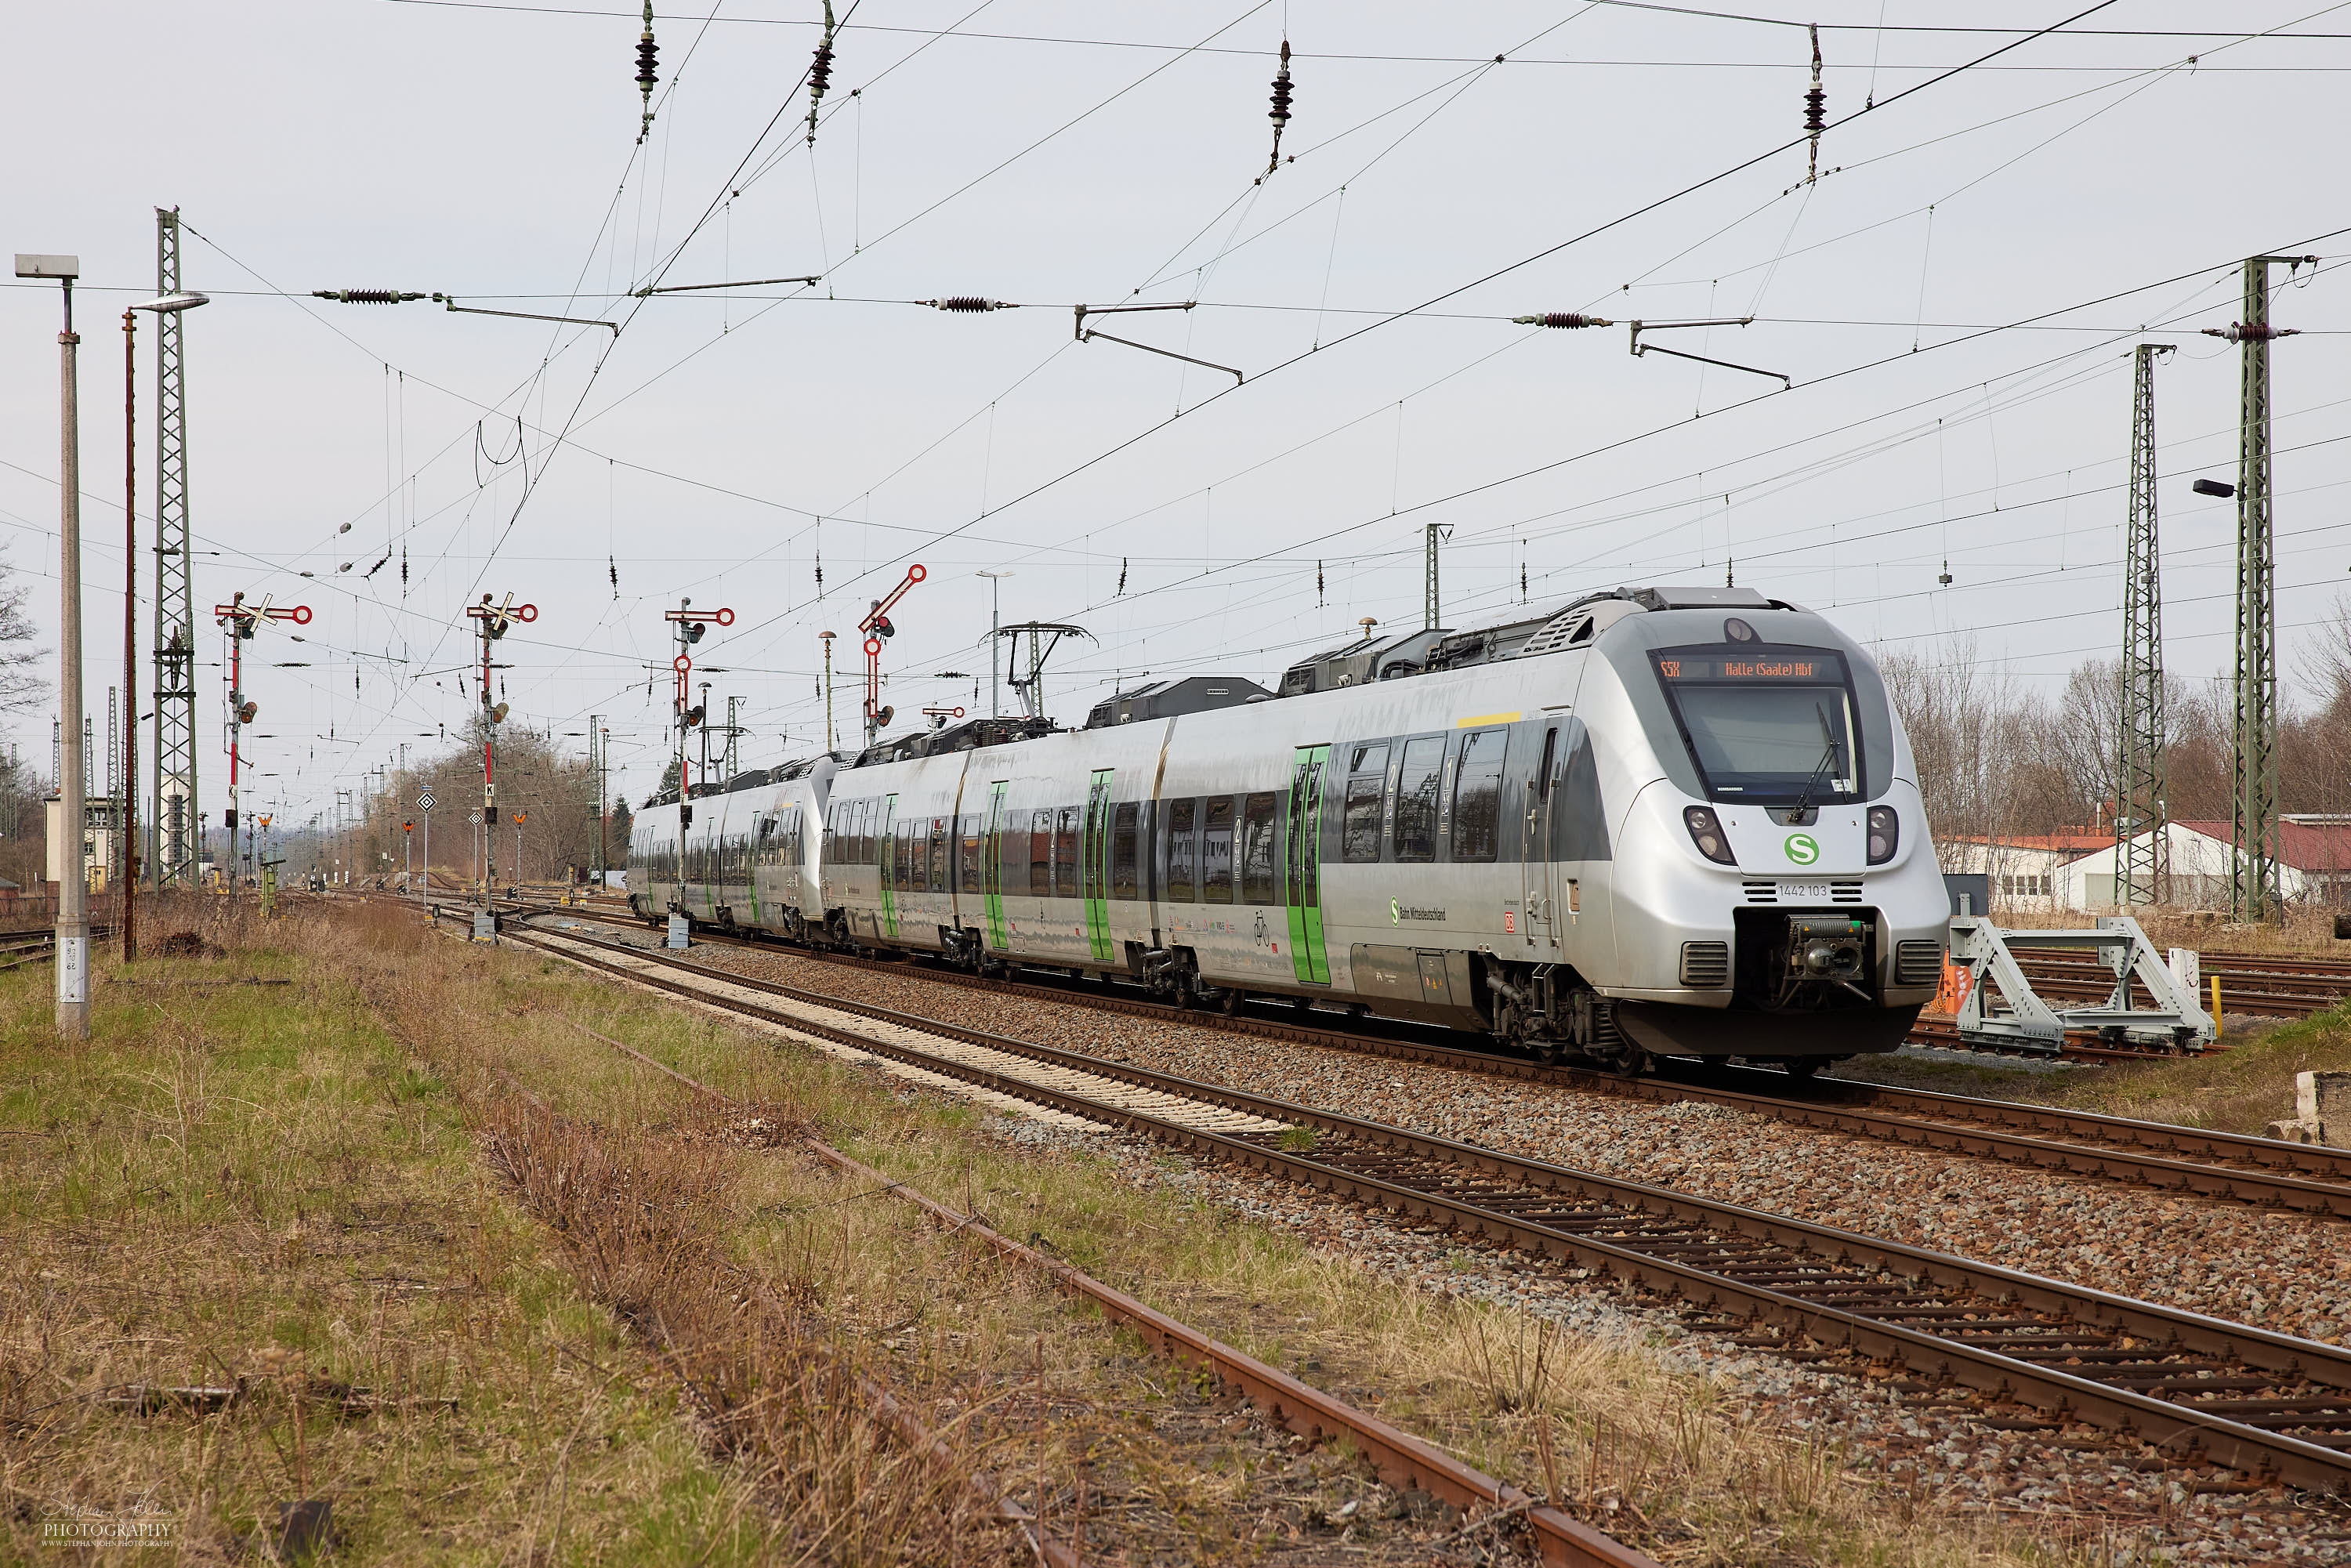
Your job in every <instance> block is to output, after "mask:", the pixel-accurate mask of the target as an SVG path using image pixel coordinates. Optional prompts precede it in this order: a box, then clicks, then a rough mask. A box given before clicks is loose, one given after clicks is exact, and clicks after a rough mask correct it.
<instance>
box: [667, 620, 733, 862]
mask: <svg viewBox="0 0 2351 1568" xmlns="http://www.w3.org/2000/svg"><path fill="white" fill-rule="evenodd" d="M662 619H663V620H664V621H666V622H669V623H670V630H671V632H672V634H673V635H674V636H675V637H676V639H677V656H676V657H675V658H674V659H672V660H671V661H670V669H671V670H672V671H673V672H674V674H676V676H677V692H676V695H674V697H673V698H672V699H671V707H672V710H673V712H672V715H671V716H672V718H673V719H674V721H675V723H676V725H677V885H678V899H679V901H680V904H681V905H682V904H683V903H684V898H685V871H686V866H685V831H686V830H687V829H688V828H691V827H692V826H694V784H693V781H692V780H691V779H688V778H687V777H686V776H685V737H686V732H687V731H688V730H690V729H692V728H694V727H695V726H696V725H698V724H700V723H702V721H703V720H704V719H705V718H706V717H708V714H707V713H705V711H704V709H703V708H702V707H700V706H695V704H694V702H693V692H692V688H691V683H692V681H693V679H694V654H693V653H692V652H691V651H690V650H692V648H693V647H694V645H695V643H699V642H701V641H702V634H703V632H705V631H706V630H708V629H709V626H710V623H711V622H717V623H718V624H719V625H721V626H732V625H734V624H735V612H734V611H732V610H730V609H726V608H723V607H722V608H720V609H717V610H707V611H705V610H696V609H695V607H694V601H693V600H691V599H681V600H679V601H677V608H676V609H674V610H664V611H663V612H662Z"/></svg>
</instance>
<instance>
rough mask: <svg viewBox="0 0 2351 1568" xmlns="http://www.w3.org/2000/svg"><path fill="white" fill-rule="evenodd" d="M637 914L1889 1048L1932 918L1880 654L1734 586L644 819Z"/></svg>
mask: <svg viewBox="0 0 2351 1568" xmlns="http://www.w3.org/2000/svg"><path fill="white" fill-rule="evenodd" d="M629 895H630V901H631V904H632V907H633V908H634V909H635V910H636V912H637V913H638V914H640V915H643V916H644V917H646V918H648V919H651V920H660V919H662V918H664V917H665V916H666V915H669V914H671V913H683V914H684V915H687V916H689V917H690V918H691V919H693V920H695V921H696V922H702V923H708V924H711V925H717V926H719V927H722V928H732V929H736V930H758V931H765V932H768V933H772V934H774V935H776V936H781V937H784V938H788V939H793V940H799V941H804V942H809V943H812V944H816V945H819V946H831V947H836V948H846V949H854V950H859V951H865V952H873V953H882V954H893V953H895V954H904V955H909V956H926V957H929V958H932V959H935V960H939V961H943V962H946V963H951V964H955V965H957V966H960V967H966V968H968V969H972V970H975V971H979V972H1001V971H1008V970H1014V969H1030V970H1054V971H1061V972H1063V973H1066V974H1070V975H1073V976H1080V977H1101V978H1103V979H1110V978H1121V979H1125V980H1130V981H1134V982H1135V983H1138V984H1140V985H1143V986H1145V987H1147V988H1151V989H1152V990H1154V991H1155V992H1157V993H1159V994H1161V995H1164V996H1166V997H1168V998H1175V999H1181V1000H1183V1001H1185V1002H1186V1003H1189V1004H1192V1005H1197V1006H1204V1007H1222V1008H1226V1009H1237V1008H1238V1007H1240V1006H1241V1005H1242V1004H1243V1003H1244V1002H1245V1001H1256V1002H1261V1003H1262V1002H1274V1001H1286V1002H1288V1003H1290V1004H1292V1005H1295V1006H1298V1007H1301V1008H1311V1007H1317V1006H1320V1007H1326V1008H1340V1009H1347V1010H1350V1011H1353V1012H1355V1013H1358V1014H1364V1013H1368V1014H1375V1015H1381V1016H1384V1017H1391V1018H1397V1019H1420V1020H1425V1021H1427V1022H1432V1023H1437V1024H1443V1025H1447V1026H1450V1027H1453V1028H1457V1029H1461V1030H1474V1031H1477V1032H1479V1033H1482V1034H1486V1035H1489V1036H1492V1037H1494V1038H1496V1039H1497V1040H1501V1041H1504V1042H1507V1043H1510V1044H1512V1045H1515V1046H1518V1047H1521V1048H1523V1049H1525V1050H1527V1051H1531V1052H1533V1053H1534V1054H1536V1055H1538V1056H1540V1057H1541V1058H1543V1059H1545V1060H1552V1059H1556V1058H1560V1057H1562V1056H1564V1057H1570V1058H1575V1059H1581V1060H1586V1061H1600V1062H1604V1063H1606V1064H1609V1065H1611V1066H1614V1067H1616V1068H1618V1069H1619V1070H1622V1071H1638V1070H1639V1068H1640V1067H1641V1066H1642V1064H1643V1063H1644V1061H1646V1060H1647V1059H1649V1058H1651V1057H1656V1056H1702V1057H1717V1058H1719V1057H1741V1058H1745V1059H1748V1060H1750V1061H1776V1062H1781V1063H1783V1064H1785V1065H1787V1066H1788V1067H1790V1068H1791V1069H1792V1071H1810V1070H1811V1069H1813V1068H1815V1067H1817V1066H1819V1065H1820V1064H1821V1063H1822V1062H1823V1061H1834V1060H1836V1059H1838V1058H1842V1057H1845V1056H1849V1055H1852V1054H1855V1053H1856V1052H1862V1051H1891V1050H1893V1049H1895V1048H1896V1046H1897V1045H1899V1044H1900V1043H1901V1040H1903V1038H1904V1036H1905V1034H1906V1033H1907V1030H1908V1028H1909V1025H1910V1022H1911V1019H1913V1018H1914V1017H1915V1016H1916V1014H1917V1011H1918V1009H1919V1008H1920V1006H1921V1005H1922V1004H1923V1003H1925V1002H1926V1001H1928V999H1929V998H1931V997H1932V996H1933V995H1934V992H1935V988H1936V985H1937V982H1938V979H1939V977H1940V974H1941V967H1942V956H1943V946H1944V943H1943V937H1944V931H1945V925H1946V920H1947V916H1948V904H1947V902H1946V897H1945V894H1944V890H1943V883H1942V879H1941V876H1940V874H1939V872H1938V867H1937V864H1936V860H1935V854H1934V849H1933V846H1932V845H1931V844H1930V843H1929V842H1928V833H1927V823H1926V819H1925V816H1924V814H1923V812H1922V811H1921V810H1920V805H1919V797H1918V789H1917V773H1916V769H1915V767H1914V765H1913V763H1912V760H1911V757H1910V750H1909V746H1908V743H1907V740H1906V738H1905V737H1904V735H1903V733H1902V729H1901V726H1900V724H1899V722H1898V720H1897V719H1896V716H1895V714H1894V712H1893V709H1892V707H1891V706H1890V705H1889V704H1888V702H1887V700H1886V690H1885V687H1884V685H1882V684H1881V682H1880V681H1879V679H1878V675H1877V671H1876V665H1875V664H1874V663H1873V662H1872V660H1871V659H1870V657H1869V655H1868V654H1867V653H1865V651H1863V649H1862V648H1861V647H1860V646H1859V645H1857V644H1856V643H1854V642H1852V641H1851V640H1850V639H1849V638H1847V637H1845V636H1844V634H1843V633H1842V632H1838V631H1837V630H1836V628H1834V626H1832V625H1831V624H1830V623H1829V622H1827V621H1826V620H1825V619H1823V617H1821V616H1819V615H1816V614H1813V613H1812V612H1808V611H1806V610H1803V609H1802V608H1801V607H1799V606H1796V605H1792V604H1789V603H1786V602H1783V601H1776V600H1770V599H1766V598H1764V597H1763V596H1761V595H1760V594H1758V593H1755V592H1753V591H1749V590H1743V589H1729V588H1715V589H1706V588H1698V589H1691V588H1658V589H1639V590H1625V589H1620V590H1618V591H1614V592H1613V593H1608V594H1602V595H1596V596H1593V597H1591V598H1587V599H1583V600H1579V601H1576V602H1574V603H1573V604H1570V605H1568V606H1566V607H1565V608H1564V609H1562V610H1560V611H1559V612H1556V613H1553V614H1547V615H1544V616H1541V617H1539V618H1534V619H1530V620H1526V621H1521V622H1516V623H1513V624H1510V625H1506V626H1499V627H1492V628H1487V629H1484V630H1479V631H1473V632H1445V631H1427V632H1406V633H1402V634H1398V635H1389V636H1382V637H1373V636H1369V635H1367V636H1365V637H1364V638H1363V639H1361V640H1359V641H1357V642H1355V643H1350V644H1348V645H1346V646H1343V647H1340V648H1334V649H1332V650H1330V651H1328V652H1327V653H1322V654H1318V655H1316V656H1315V657H1314V658H1311V659H1309V660H1306V661H1304V662H1303V663H1301V664H1298V665H1297V666H1295V667H1293V668H1292V669H1291V670H1290V672H1289V673H1288V674H1286V675H1285V676H1284V677H1283V679H1282V681H1281V683H1280V689H1279V690H1278V691H1271V692H1269V691H1266V690H1264V689H1263V688H1261V687H1259V686H1258V685H1255V684H1253V683H1251V682H1249V681H1246V680H1238V679H1223V678H1217V677H1195V678H1193V679H1190V680H1186V681H1180V682H1163V683H1158V684H1156V685H1151V686H1146V687H1144V688H1142V689H1140V690H1137V691H1134V692H1126V693H1121V694H1119V695H1116V696H1114V697H1113V698H1111V699H1110V700H1108V701H1106V702H1104V703H1102V705H1100V706H1097V707H1096V709H1095V710H1094V712H1093V714H1092V716H1091V717H1090V718H1089V721H1088V723H1087V724H1086V725H1085V727H1082V728H1080V729H1074V730H1065V729H1061V728H1058V727H1053V726H1051V725H1050V724H1049V723H1047V722H1045V721H1043V720H1038V719H1027V718H1021V719H981V720H975V721H971V722H967V723H965V724H961V725H958V726H956V727H950V728H943V729H937V730H933V731H931V732H928V733H926V734H922V735H917V736H913V737H905V738H903V739H897V740H890V741H884V742H883V743H881V744H879V745H877V746H875V747H871V748H869V749H868V750H866V751H864V752H862V753H859V754H839V753H836V754H831V755H828V756H824V757H820V758H812V759H807V760H802V761H799V762H795V763H792V764H789V765H788V766H786V767H783V768H775V769H772V770H768V771H764V772H755V773H751V774H746V775H739V776H737V778H735V779H729V780H727V781H726V783H725V784H724V785H723V786H721V787H717V788H715V789H707V790H698V791H696V792H695V795H694V796H693V798H692V799H690V800H684V801H680V800H676V799H674V797H673V798H670V799H666V800H655V801H653V802H649V803H648V804H647V805H646V806H645V808H644V809H643V810H641V811H639V812H638V813H637V816H636V820H635V824H634V828H633V831H632V840H631V845H630V866H629Z"/></svg>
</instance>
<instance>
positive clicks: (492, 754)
mask: <svg viewBox="0 0 2351 1568" xmlns="http://www.w3.org/2000/svg"><path fill="white" fill-rule="evenodd" d="M465 616H466V618H467V619H468V620H470V621H472V622H475V628H476V629H477V630H478V631H479V632H480V633H481V639H482V668H481V680H482V838H481V851H482V859H481V867H482V898H483V900H484V901H485V903H486V902H487V901H488V899H489V896H490V884H491V883H494V882H496V880H497V879H496V875H495V872H494V868H493V866H492V864H491V857H492V856H493V855H494V854H495V853H496V849H497V832H496V828H497V821H498V782H497V727H498V726H500V725H502V724H504V723H506V721H507V705H506V704H504V703H497V704H493V703H492V702H491V701H490V671H491V670H492V669H493V668H494V667H495V666H493V665H492V664H491V663H490V644H491V643H495V642H496V641H497V640H498V639H499V638H501V637H503V636H505V635H506V634H507V628H508V627H509V626H511V625H512V624H513V623H514V622H517V621H519V622H523V623H525V624H526V625H528V623H529V622H533V621H536V620H538V605H536V604H517V603H516V602H515V601H514V595H513V594H511V593H509V594H507V598H506V602H505V603H503V604H493V603H492V602H490V596H489V595H488V594H486V593H485V594H484V595H482V601H481V602H480V603H479V604H468V605H467V606H465Z"/></svg>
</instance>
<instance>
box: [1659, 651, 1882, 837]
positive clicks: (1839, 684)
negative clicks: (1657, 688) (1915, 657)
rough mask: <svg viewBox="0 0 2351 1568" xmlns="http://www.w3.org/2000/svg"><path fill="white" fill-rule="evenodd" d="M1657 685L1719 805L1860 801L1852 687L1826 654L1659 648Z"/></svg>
mask: <svg viewBox="0 0 2351 1568" xmlns="http://www.w3.org/2000/svg"><path fill="white" fill-rule="evenodd" d="M1652 656H1653V657H1654V659H1655V660H1656V669H1657V678H1658V680H1659V682H1660V683H1661V684H1662V685H1664V686H1665V689H1666V696H1667V700H1668V701H1669V702H1670V703H1671V704H1672V705H1673V710H1674V718H1675V721H1676V722H1677V724H1678V726H1679V727H1680V729H1681V735H1682V740H1683V743H1684V744H1685V745H1687V747H1689V754H1690V758H1691V759H1692V760H1693V761H1695V762H1696V763H1697V764H1698V772H1699V773H1700V775H1702V776H1703V777H1704V779H1705V780H1706V788H1707V794H1708V797H1709V798H1710V799H1713V800H1754V801H1757V802H1759V803H1765V804H1774V805H1792V804H1794V803H1796V802H1797V801H1798V800H1802V801H1805V802H1807V803H1809V804H1812V805H1815V806H1822V805H1831V804H1836V803H1840V802H1844V801H1850V800H1860V799H1862V798H1863V794H1864V789H1863V783H1864V781H1863V779H1862V777H1861V748H1860V747H1859V746H1857V745H1856V744H1855V742H1856V740H1857V738H1858V737H1857V736H1856V735H1855V724H1854V701H1853V688H1852V684H1851V682H1850V680H1849V679H1848V678H1847V676H1846V674H1845V667H1844V658H1843V656H1842V655H1840V654H1838V653H1833V652H1831V651H1829V650H1827V649H1824V648H1770V647H1761V646H1755V645H1749V646H1745V647H1738V648H1662V649H1659V650H1657V651H1656V653H1655V654H1653V655H1652Z"/></svg>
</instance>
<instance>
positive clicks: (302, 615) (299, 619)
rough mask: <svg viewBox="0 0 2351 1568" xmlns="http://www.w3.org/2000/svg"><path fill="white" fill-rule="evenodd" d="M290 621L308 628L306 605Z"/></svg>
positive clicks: (308, 617)
mask: <svg viewBox="0 0 2351 1568" xmlns="http://www.w3.org/2000/svg"><path fill="white" fill-rule="evenodd" d="M290 619H291V620H292V621H293V622H294V624H295V625H297V626H308V624H310V607H309V606H308V605H307V604H298V605H296V606H295V607H294V610H293V613H292V615H291V617H290ZM263 821H267V819H266V818H264V819H263Z"/></svg>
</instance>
